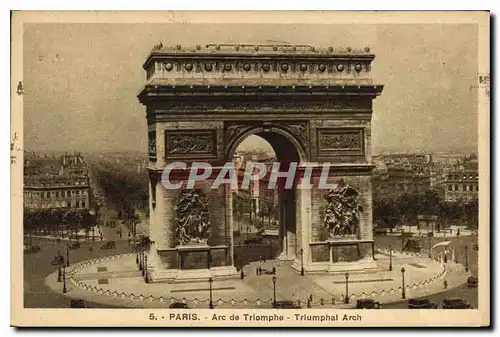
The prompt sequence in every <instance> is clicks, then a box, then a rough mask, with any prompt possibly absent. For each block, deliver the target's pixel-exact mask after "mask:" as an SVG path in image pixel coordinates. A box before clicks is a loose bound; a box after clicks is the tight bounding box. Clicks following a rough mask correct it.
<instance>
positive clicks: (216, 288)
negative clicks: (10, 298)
mask: <svg viewBox="0 0 500 337" xmlns="http://www.w3.org/2000/svg"><path fill="white" fill-rule="evenodd" d="M375 257H376V262H377V266H378V268H377V269H376V270H374V271H370V272H363V273H362V272H359V273H355V272H352V273H351V274H350V275H349V283H348V293H349V299H350V304H344V300H345V292H346V278H345V274H344V273H338V274H328V275H324V274H318V275H314V274H312V275H309V274H306V275H305V276H301V275H300V273H297V272H296V271H294V270H293V269H292V268H291V263H290V262H279V261H275V260H271V261H269V260H268V261H266V262H252V263H251V264H249V265H247V266H245V267H244V268H243V271H244V273H245V277H244V279H243V280H241V279H240V278H238V279H231V280H215V281H214V282H213V284H212V298H213V303H214V305H215V306H216V307H218V308H238V307H239V308H245V307H254V308H255V307H258V308H266V307H270V306H271V303H272V301H273V296H274V288H273V281H272V279H273V276H276V287H275V289H276V299H277V300H293V301H295V302H296V303H300V305H301V306H302V307H307V306H308V305H310V306H311V307H313V308H314V307H321V306H327V307H346V306H347V307H352V306H353V304H354V303H355V301H356V300H357V299H360V298H374V299H375V300H377V301H379V302H380V303H391V302H398V301H401V300H402V282H403V280H402V278H403V275H402V273H401V268H403V267H404V269H405V273H404V279H405V280H404V282H405V295H406V296H405V297H406V298H413V297H421V296H428V295H431V294H434V293H438V292H442V291H445V290H446V289H448V290H449V289H452V288H455V287H458V286H460V285H462V284H463V283H464V282H465V280H466V278H467V276H468V273H466V272H465V269H464V267H463V266H462V265H460V264H456V263H454V262H452V261H448V263H442V262H439V261H434V260H430V259H428V258H427V257H426V256H425V255H417V254H406V253H400V252H395V253H394V254H393V257H392V271H389V252H388V251H387V250H383V249H381V250H380V251H378V252H377V254H376V256H375ZM259 266H260V267H261V268H262V270H263V272H262V273H261V275H257V268H258V267H259ZM273 267H274V268H276V274H275V275H273V274H272V270H273ZM67 275H68V276H67V277H68V282H67V293H66V294H65V295H66V296H68V297H71V298H82V299H86V300H87V301H91V302H96V303H101V304H105V305H113V306H118V307H154V308H165V307H168V305H169V304H170V303H173V302H185V303H187V304H188V305H189V307H193V308H207V307H208V303H209V297H210V289H209V288H210V285H209V283H208V280H207V282H196V283H181V284H166V283H149V284H146V283H145V282H144V279H143V277H142V275H141V271H139V268H138V266H137V264H136V255H135V254H133V253H131V254H121V255H115V256H110V257H106V258H96V259H92V260H86V261H81V262H80V263H77V264H74V265H72V266H71V267H70V268H69V269H68V270H67ZM57 276H58V275H57V272H56V273H52V274H50V275H49V276H48V277H47V278H46V280H45V283H46V285H47V286H48V287H49V288H51V289H52V290H54V291H57V292H61V290H62V287H63V284H62V283H60V282H57ZM445 281H446V283H447V288H446V289H445V286H444V283H445Z"/></svg>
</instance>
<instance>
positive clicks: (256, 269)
mask: <svg viewBox="0 0 500 337" xmlns="http://www.w3.org/2000/svg"><path fill="white" fill-rule="evenodd" d="M255 271H256V273H257V276H259V268H258V267H257V268H255Z"/></svg>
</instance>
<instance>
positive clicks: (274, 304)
mask: <svg viewBox="0 0 500 337" xmlns="http://www.w3.org/2000/svg"><path fill="white" fill-rule="evenodd" d="M273 307H274V308H276V276H273Z"/></svg>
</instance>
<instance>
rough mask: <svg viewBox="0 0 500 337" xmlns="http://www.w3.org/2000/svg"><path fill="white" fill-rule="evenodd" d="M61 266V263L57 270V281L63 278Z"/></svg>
mask: <svg viewBox="0 0 500 337" xmlns="http://www.w3.org/2000/svg"><path fill="white" fill-rule="evenodd" d="M61 268H62V267H61V265H59V269H58V272H57V282H61V278H62V272H61Z"/></svg>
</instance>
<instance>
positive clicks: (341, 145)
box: [317, 128, 364, 156]
mask: <svg viewBox="0 0 500 337" xmlns="http://www.w3.org/2000/svg"><path fill="white" fill-rule="evenodd" d="M317 140H318V150H319V156H323V155H326V156H328V155H363V154H364V137H363V129H360V128H356V129H318V134H317Z"/></svg>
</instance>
